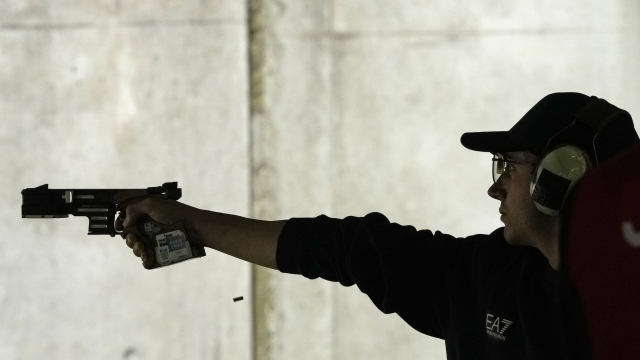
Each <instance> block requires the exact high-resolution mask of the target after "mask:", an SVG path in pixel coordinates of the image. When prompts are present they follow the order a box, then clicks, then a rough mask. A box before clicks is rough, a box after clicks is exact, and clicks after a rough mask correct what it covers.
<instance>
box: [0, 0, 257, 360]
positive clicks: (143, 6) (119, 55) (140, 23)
mask: <svg viewBox="0 0 640 360" xmlns="http://www.w3.org/2000/svg"><path fill="white" fill-rule="evenodd" d="M246 33H247V31H246V11H245V6H244V4H243V3H241V2H240V3H238V2H235V1H225V2H213V1H211V2H203V1H195V0H194V1H173V2H168V1H165V2H146V1H134V2H124V1H104V0H101V1H92V2H89V1H81V0H77V1H64V2H61V1H23V0H20V1H9V2H6V1H5V2H2V5H0V64H1V66H0V84H1V85H0V114H2V115H1V119H0V122H1V126H0V138H1V139H2V140H1V141H0V150H1V153H2V154H3V160H2V167H0V169H1V170H0V171H2V174H1V176H0V178H2V180H1V182H2V186H0V191H1V192H2V195H3V196H4V198H5V202H4V206H2V208H1V209H0V211H1V213H0V216H1V217H0V219H1V220H0V221H1V222H0V224H1V226H2V229H3V230H4V232H5V233H6V234H8V236H4V237H3V238H2V239H1V240H0V249H1V251H0V303H1V304H2V306H1V307H0V359H25V360H26V359H131V360H135V359H212V358H213V359H249V358H250V357H251V341H252V340H251V301H252V299H251V287H250V275H251V274H250V266H249V265H247V264H246V263H245V262H243V261H240V260H237V259H235V258H231V257H228V256H226V255H223V254H220V253H215V252H213V251H210V252H208V254H207V256H206V257H205V258H203V259H200V260H194V261H190V262H186V263H184V264H180V265H176V266H175V267H173V268H167V269H158V270H153V271H147V270H144V269H143V268H142V266H141V264H140V260H139V259H138V258H136V257H135V256H134V255H133V254H132V252H131V250H130V249H129V248H127V247H126V245H125V244H124V240H123V239H122V238H120V237H119V236H116V237H114V238H112V237H109V236H87V229H88V220H87V219H86V218H74V217H70V218H69V219H53V220H31V219H28V220H27V219H21V218H20V204H21V201H22V199H21V196H20V190H22V189H23V188H26V187H36V186H39V185H42V184H45V183H47V184H49V186H50V188H63V189H64V188H146V187H149V186H159V185H162V183H163V182H168V181H178V185H179V186H180V187H181V188H182V190H183V197H182V199H181V200H180V201H182V202H185V203H188V204H190V205H192V206H196V207H200V208H207V209H216V210H219V211H223V212H229V213H234V214H239V215H245V216H246V215H248V206H249V179H250V171H249V160H250V158H249V151H248V149H249V126H248V124H249V111H248V106H247V103H248V77H247V74H248V70H247V60H246V59H247V35H246ZM9 234H10V235H9ZM236 296H244V298H245V300H244V301H242V302H237V303H234V302H233V300H232V299H233V298H234V297H236Z"/></svg>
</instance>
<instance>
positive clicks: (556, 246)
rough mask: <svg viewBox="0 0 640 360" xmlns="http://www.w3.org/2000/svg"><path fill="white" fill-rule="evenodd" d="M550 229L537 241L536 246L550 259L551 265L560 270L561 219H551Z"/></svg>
mask: <svg viewBox="0 0 640 360" xmlns="http://www.w3.org/2000/svg"><path fill="white" fill-rule="evenodd" d="M548 229H549V231H548V232H546V233H545V234H541V235H542V236H541V237H540V239H538V241H536V243H537V244H538V245H537V246H536V247H537V248H538V250H540V252H541V253H542V254H543V255H544V256H545V257H546V258H547V260H549V265H551V267H552V268H553V269H554V270H555V271H558V270H560V220H559V219H557V218H554V219H553V220H552V221H551V226H549V227H548Z"/></svg>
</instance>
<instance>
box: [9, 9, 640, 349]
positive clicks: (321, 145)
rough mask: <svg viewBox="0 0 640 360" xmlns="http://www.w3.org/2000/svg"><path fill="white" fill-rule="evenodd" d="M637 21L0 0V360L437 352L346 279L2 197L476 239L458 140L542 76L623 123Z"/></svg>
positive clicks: (545, 83)
mask: <svg viewBox="0 0 640 360" xmlns="http://www.w3.org/2000/svg"><path fill="white" fill-rule="evenodd" d="M249 9H251V10H252V11H251V12H250V11H249ZM249 14H251V16H249ZM638 24H640V4H639V3H638V2H637V1H635V0H617V1H608V2H600V1H595V0H589V1H583V2H581V3H580V4H576V3H575V2H572V1H569V0H561V1H558V0H555V1H538V2H530V1H508V0H495V1H471V0H468V1H458V2H451V1H444V0H432V1H419V2H416V1H398V2H388V1H377V0H376V1H360V0H351V1H317V0H308V1H293V0H283V1H267V0H251V1H250V2H248V3H247V2H238V1H231V0H218V1H195V0H191V1H163V2H144V1H130V2H124V1H119V0H108V1H107V0H101V1H92V2H88V1H80V0H76V1H70V0H67V1H51V0H50V1H8V2H2V3H1V4H0V151H1V152H2V154H3V155H4V156H3V157H2V160H0V161H2V166H1V167H0V171H1V172H2V173H1V174H0V178H1V179H2V180H0V184H1V185H2V186H0V193H1V194H2V195H3V198H4V199H5V206H3V207H2V208H0V226H1V227H2V229H3V230H4V233H5V234H6V235H7V236H4V237H2V238H1V239H0V305H2V306H1V307H0V359H33V358H47V359H177V358H183V359H252V358H255V359H365V358H366V359H387V358H394V359H416V358H421V359H444V358H445V352H444V342H443V341H442V340H439V339H433V338H429V337H426V336H423V335H421V334H420V333H418V332H416V331H415V330H413V329H412V328H411V327H409V326H408V325H406V324H405V323H404V322H403V321H402V320H401V319H399V318H398V317H397V316H396V315H395V314H392V315H384V314H382V313H380V312H379V311H378V310H377V309H376V308H375V306H374V305H373V304H372V303H371V302H370V300H369V299H368V297H367V296H366V295H364V294H362V293H360V292H359V291H358V289H357V287H350V288H344V287H341V286H340V285H339V284H337V283H330V282H324V281H321V280H315V281H310V280H308V279H305V278H303V277H299V276H292V275H285V274H281V273H279V272H277V271H273V270H269V269H264V268H260V267H253V266H251V265H249V264H247V263H245V262H242V261H240V260H237V259H235V258H232V257H229V256H226V255H223V254H219V253H214V252H213V251H209V252H208V254H207V257H206V258H203V259H199V260H197V261H190V262H186V263H183V264H180V265H179V266H174V267H170V268H167V269H160V270H154V271H151V272H149V271H146V270H144V269H142V266H141V265H140V263H139V259H137V258H135V257H134V256H133V255H132V254H131V252H130V251H131V250H130V249H129V248H127V247H126V245H125V244H124V241H123V240H122V239H121V238H119V237H115V238H111V237H108V236H105V237H100V236H87V235H86V231H87V227H88V221H87V220H86V219H85V218H73V217H71V218H69V219H64V220H63V219H56V220H23V219H21V218H20V215H19V208H20V204H21V196H20V190H22V189H23V188H26V187H36V186H39V185H42V184H45V183H47V184H49V186H50V187H51V188H146V187H149V186H159V185H161V184H162V183H163V182H167V181H178V184H179V185H180V187H182V189H183V197H182V199H181V202H184V203H187V204H189V205H192V206H195V207H199V208H205V209H208V210H214V211H220V212H226V213H232V214H237V215H241V216H251V217H256V218H262V219H286V218H290V217H303V216H317V215H319V214H326V215H329V216H333V217H344V216H348V215H358V216H363V215H365V214H367V213H369V212H372V211H378V212H381V213H383V214H385V215H386V216H387V217H389V219H391V221H393V222H398V223H401V224H410V225H413V226H415V227H417V228H428V229H432V230H440V231H443V232H447V233H450V234H452V235H455V236H467V235H471V234H476V233H487V232H489V231H492V230H494V229H495V228H497V227H499V226H501V223H500V221H499V220H498V216H497V215H498V211H497V208H498V205H499V204H498V203H497V202H496V201H495V200H493V199H491V198H489V197H488V196H487V195H486V190H487V189H488V187H489V186H490V185H491V177H490V175H489V171H490V170H489V167H490V158H491V156H490V155H487V154H481V153H475V152H471V151H468V150H466V149H464V148H463V147H462V146H461V145H460V143H459V139H460V135H461V134H462V133H463V132H467V131H483V130H503V129H508V128H510V127H511V126H512V125H513V123H514V122H515V121H517V120H518V119H519V118H520V117H521V116H522V115H523V114H524V113H525V112H526V111H527V110H528V109H529V108H530V107H531V106H532V105H533V104H535V102H537V101H538V100H539V99H540V98H542V97H543V96H544V95H546V94H548V93H551V92H558V91H579V92H583V93H586V94H589V95H598V96H600V97H603V98H605V99H607V100H609V101H610V102H612V103H614V104H616V105H618V106H620V107H622V108H624V109H626V110H628V111H630V112H631V114H632V115H634V116H636V117H637V116H639V115H638V114H640V104H639V103H638V101H637V99H638V96H639V95H640V67H639V66H638V65H637V59H638V58H640V25H638ZM250 29H252V30H251V31H250ZM236 296H244V299H245V300H244V301H242V302H237V303H234V302H233V301H232V298H233V297H236Z"/></svg>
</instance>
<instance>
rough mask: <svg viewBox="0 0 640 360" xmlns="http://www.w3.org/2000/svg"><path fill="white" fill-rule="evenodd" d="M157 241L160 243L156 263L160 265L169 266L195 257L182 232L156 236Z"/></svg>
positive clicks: (157, 248)
mask: <svg viewBox="0 0 640 360" xmlns="http://www.w3.org/2000/svg"><path fill="white" fill-rule="evenodd" d="M156 241H157V242H158V246H157V247H156V261H158V263H159V264H160V265H163V266H164V265H169V264H171V263H174V262H178V261H181V260H186V259H189V258H191V257H193V254H191V246H189V242H188V241H186V240H185V236H184V234H183V233H182V231H180V230H175V231H171V232H167V233H164V234H159V235H157V236H156Z"/></svg>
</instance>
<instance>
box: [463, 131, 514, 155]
mask: <svg viewBox="0 0 640 360" xmlns="http://www.w3.org/2000/svg"><path fill="white" fill-rule="evenodd" d="M460 142H461V143H462V146H464V147H466V148H467V149H469V150H474V151H483V152H490V153H493V154H495V153H505V152H516V151H523V150H525V149H524V148H523V147H522V146H520V145H518V144H516V143H515V142H513V140H511V138H510V137H509V132H508V131H485V132H471V133H464V134H462V137H461V138H460Z"/></svg>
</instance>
